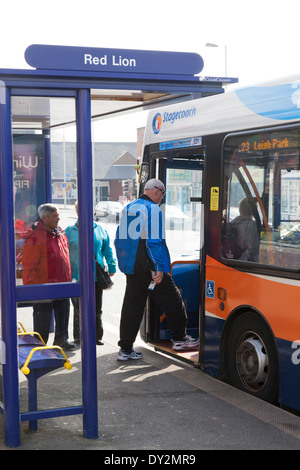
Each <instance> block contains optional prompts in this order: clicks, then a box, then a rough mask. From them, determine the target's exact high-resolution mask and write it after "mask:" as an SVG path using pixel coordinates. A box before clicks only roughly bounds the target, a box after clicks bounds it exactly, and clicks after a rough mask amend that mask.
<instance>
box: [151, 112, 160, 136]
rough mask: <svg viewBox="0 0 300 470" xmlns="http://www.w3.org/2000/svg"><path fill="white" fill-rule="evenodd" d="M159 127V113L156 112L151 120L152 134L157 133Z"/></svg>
mask: <svg viewBox="0 0 300 470" xmlns="http://www.w3.org/2000/svg"><path fill="white" fill-rule="evenodd" d="M160 128H161V114H160V113H156V114H155V116H154V118H153V121H152V129H153V132H154V134H158V133H159V131H160Z"/></svg>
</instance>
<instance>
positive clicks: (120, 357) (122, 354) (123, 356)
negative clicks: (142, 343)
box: [118, 348, 143, 361]
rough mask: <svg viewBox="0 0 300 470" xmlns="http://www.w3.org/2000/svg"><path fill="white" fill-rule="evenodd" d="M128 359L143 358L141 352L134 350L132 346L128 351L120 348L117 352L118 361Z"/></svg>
mask: <svg viewBox="0 0 300 470" xmlns="http://www.w3.org/2000/svg"><path fill="white" fill-rule="evenodd" d="M128 359H143V354H142V353H141V352H138V351H136V350H135V349H134V348H132V350H131V351H130V352H127V351H125V350H124V349H120V351H119V354H118V360H119V361H128Z"/></svg>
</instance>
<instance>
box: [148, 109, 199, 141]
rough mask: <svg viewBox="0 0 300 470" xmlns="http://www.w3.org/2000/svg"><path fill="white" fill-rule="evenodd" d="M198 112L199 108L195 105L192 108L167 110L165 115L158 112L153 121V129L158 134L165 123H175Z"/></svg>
mask: <svg viewBox="0 0 300 470" xmlns="http://www.w3.org/2000/svg"><path fill="white" fill-rule="evenodd" d="M196 112H197V109H196V108H195V106H193V107H192V108H187V109H181V110H180V111H174V112H173V113H168V112H165V113H164V114H163V116H162V115H161V114H160V113H156V114H155V116H154V118H153V121H152V130H153V132H154V134H158V133H159V131H160V129H161V126H162V125H163V124H167V123H170V124H174V122H175V121H178V120H181V119H189V118H192V117H194V116H196Z"/></svg>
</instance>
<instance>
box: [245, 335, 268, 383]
mask: <svg viewBox="0 0 300 470" xmlns="http://www.w3.org/2000/svg"><path fill="white" fill-rule="evenodd" d="M268 364H269V360H268V355H267V351H266V348H265V345H264V343H263V341H262V340H261V338H260V337H259V336H258V335H256V334H254V333H249V332H248V333H247V334H246V335H244V336H243V337H242V338H241V341H240V343H239V346H238V349H237V369H238V373H239V375H240V378H241V381H242V382H243V383H244V385H245V386H246V388H248V389H249V390H251V391H256V392H257V391H259V390H261V389H262V388H263V387H264V385H265V383H266V380H267V376H268Z"/></svg>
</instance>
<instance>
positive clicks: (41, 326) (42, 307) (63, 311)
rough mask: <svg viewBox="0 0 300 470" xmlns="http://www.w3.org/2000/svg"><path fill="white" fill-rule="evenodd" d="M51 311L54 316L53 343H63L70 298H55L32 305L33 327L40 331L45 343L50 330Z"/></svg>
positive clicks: (66, 335) (65, 338)
mask: <svg viewBox="0 0 300 470" xmlns="http://www.w3.org/2000/svg"><path fill="white" fill-rule="evenodd" d="M52 311H53V312H54V318H55V335H54V344H58V345H60V344H63V343H65V342H66V341H67V339H68V325H69V314H70V300H69V299H57V300H52V301H49V302H37V303H35V304H34V306H33V329H34V331H36V332H37V333H40V335H41V336H42V338H43V340H44V341H45V343H46V344H47V341H48V338H49V332H50V325H51V317H52Z"/></svg>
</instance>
